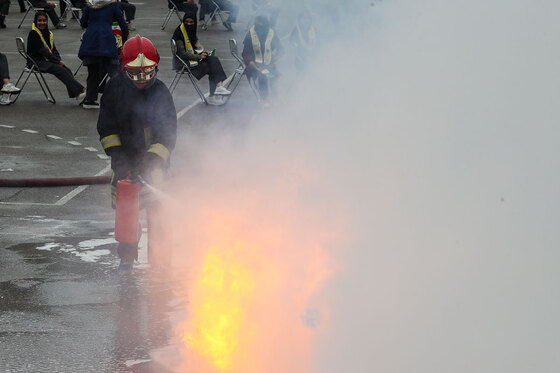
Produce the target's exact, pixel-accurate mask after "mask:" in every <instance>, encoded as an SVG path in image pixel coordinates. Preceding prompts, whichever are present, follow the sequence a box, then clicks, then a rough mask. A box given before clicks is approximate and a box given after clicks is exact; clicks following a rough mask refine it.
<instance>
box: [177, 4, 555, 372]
mask: <svg viewBox="0 0 560 373" xmlns="http://www.w3.org/2000/svg"><path fill="white" fill-rule="evenodd" d="M364 3H367V4H366V5H364V4H361V2H357V1H356V2H353V3H351V5H352V7H353V9H358V10H359V11H360V14H361V16H362V18H360V17H349V18H342V20H341V22H340V26H339V28H337V29H336V31H335V32H333V33H331V34H329V38H328V40H323V42H325V44H324V48H323V53H322V54H321V55H320V56H318V61H317V63H316V64H315V65H314V67H313V68H312V69H310V70H309V71H307V72H306V73H305V74H303V75H301V76H300V78H299V79H298V80H299V81H298V82H297V83H295V84H291V85H290V84H287V85H288V86H289V87H290V89H291V96H290V97H289V98H285V99H284V100H283V106H282V107H280V108H278V109H272V110H271V111H270V112H263V113H260V114H259V115H257V116H256V117H255V119H254V121H253V122H252V123H250V125H248V126H247V127H246V128H243V129H239V128H237V129H222V128H221V129H220V130H219V131H218V132H217V133H212V134H210V135H208V134H207V135H206V136H193V137H192V138H190V139H189V143H188V144H183V145H185V147H186V148H188V149H190V150H189V152H190V158H189V159H188V162H190V165H189V166H188V167H189V168H190V169H189V170H188V175H189V178H190V180H191V181H189V185H188V187H187V193H188V194H189V195H190V196H193V195H194V196H203V197H204V198H211V197H209V196H211V195H218V196H219V197H218V198H215V200H216V201H218V202H219V201H220V200H223V201H224V203H225V204H227V206H228V211H233V210H235V206H236V204H237V206H238V208H241V209H243V208H244V207H247V206H248V207H249V208H248V210H249V211H252V210H253V209H255V206H257V208H256V210H259V208H258V206H261V207H260V208H261V209H265V210H262V218H263V221H262V222H261V223H262V224H265V223H264V222H265V221H266V219H272V218H273V216H272V214H269V212H270V211H273V212H279V213H283V214H284V213H285V214H286V216H289V213H293V214H295V215H294V216H295V217H298V219H292V222H297V225H298V228H301V229H297V231H298V233H297V235H296V236H295V237H298V235H302V234H304V233H302V232H304V231H305V229H303V228H305V226H303V227H302V224H304V223H305V219H301V217H302V215H301V214H299V213H298V211H299V210H298V209H302V211H313V212H314V213H316V214H317V215H320V216H322V217H321V218H318V219H317V218H315V219H314V220H313V222H312V223H311V225H312V226H313V229H312V231H316V230H317V229H316V228H317V227H316V224H317V222H321V221H322V222H325V225H326V226H328V229H329V230H333V232H334V231H336V234H333V237H336V239H333V240H332V242H330V243H329V242H326V243H325V237H324V236H323V237H320V238H318V240H319V241H321V242H318V243H320V244H324V249H325V250H326V251H328V253H329V255H330V256H331V260H332V261H333V262H335V263H336V266H335V267H336V272H335V274H334V275H333V277H331V278H330V280H329V282H328V285H327V286H326V288H325V289H324V290H323V291H322V292H321V293H320V294H319V296H318V297H319V298H326V299H328V301H327V303H328V305H329V311H328V314H326V315H323V316H322V317H321V320H322V321H323V322H324V324H323V327H324V330H323V329H321V326H319V327H318V328H317V329H318V330H317V335H316V339H315V342H316V344H315V354H314V360H313V365H314V371H316V372H322V373H329V372H333V373H335V372H336V373H339V372H350V371H351V372H356V373H362V372H363V373H370V372H385V373H386V372H398V373H400V372H402V373H405V372H406V373H409V372H430V373H434V372H469V373H471V372H530V371H531V372H555V371H558V369H560V357H559V356H560V355H559V354H558V351H559V350H560V339H558V336H557V334H558V333H557V331H558V329H559V327H560V322H559V321H558V316H557V315H558V314H559V311H560V300H559V299H558V297H557V296H556V295H557V293H558V291H557V289H558V284H559V283H560V271H559V270H558V269H557V263H558V259H559V258H560V254H558V250H557V246H558V242H559V233H558V232H559V230H558V229H556V227H555V225H556V224H557V222H558V221H559V218H560V216H559V208H560V199H559V198H558V191H559V186H560V185H559V184H560V178H559V177H558V176H557V175H556V170H557V169H558V166H559V163H560V162H559V158H558V156H557V146H556V142H557V139H558V135H559V134H560V131H559V129H558V126H556V122H557V121H558V118H560V115H559V114H560V112H559V109H558V105H555V101H556V99H557V97H559V92H558V90H559V88H558V87H559V86H560V74H558V72H557V69H558V66H560V58H559V57H560V52H559V51H558V48H557V46H558V45H560V40H559V39H560V32H559V31H560V26H558V22H557V20H556V17H557V15H558V14H559V11H560V4H559V3H558V2H556V1H552V0H549V1H545V0H543V1H534V2H520V1H505V0H496V1H481V0H474V1H468V2H464V1H461V2H460V1H448V0H447V1H443V0H433V1H429V2H418V1H416V2H411V1H408V2H405V1H395V0H386V1H383V2H376V3H375V4H376V5H375V6H374V7H371V6H370V4H369V2H364ZM354 14H355V13H354ZM337 35H338V36H341V37H342V39H337V38H336V36H337ZM239 132H242V133H239ZM278 173H280V174H282V175H284V177H278ZM279 180H280V181H279ZM201 190H204V192H203V193H202V192H200V191H201ZM249 192H254V195H255V196H256V197H257V203H256V204H255V203H253V202H251V200H250V199H249V198H248V197H249V196H250V195H251V193H249ZM267 193H268V197H266V198H264V197H263V196H264V195H267ZM270 193H274V194H273V195H272V194H270ZM228 196H229V197H228ZM225 201H227V203H226V202H225ZM253 201H254V200H253ZM266 201H268V202H269V203H273V205H272V207H271V209H270V211H266ZM191 202H192V201H191ZM197 203H200V204H202V205H204V202H203V201H202V202H200V201H199V202H197ZM218 204H219V203H218ZM284 218H285V216H284ZM279 221H285V220H282V219H279ZM333 227H337V228H336V229H335V228H333ZM251 229H254V228H251V227H247V228H246V230H251ZM195 230H196V229H195ZM290 231H292V230H290ZM300 237H303V236H300ZM292 239H293V238H292ZM305 239H306V240H309V237H306V238H305ZM287 241H288V242H291V241H290V239H287ZM341 242H342V243H341ZM298 249H299V248H298ZM286 250H287V252H288V254H289V255H293V254H294V253H293V252H291V251H290V248H286ZM302 258H304V259H307V257H306V256H305V255H303V256H302ZM296 280H297V278H296ZM319 303H321V302H319ZM311 306H313V305H311ZM284 342H285V341H284ZM271 362H273V360H271ZM271 371H272V370H271Z"/></svg>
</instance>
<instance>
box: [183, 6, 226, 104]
mask: <svg viewBox="0 0 560 373" xmlns="http://www.w3.org/2000/svg"><path fill="white" fill-rule="evenodd" d="M196 31H197V30H196V13H194V12H190V11H188V12H185V15H184V16H183V22H182V23H181V24H180V25H179V26H178V27H177V28H176V29H175V31H174V32H173V40H175V43H176V44H177V55H178V56H179V57H180V58H181V59H182V60H183V61H185V62H186V63H188V64H189V68H190V70H191V72H192V74H193V76H194V77H195V78H196V79H198V80H200V79H202V77H204V76H206V75H208V83H209V86H210V95H214V94H216V95H224V96H227V95H230V94H231V92H230V91H229V90H227V89H226V88H225V87H224V86H223V85H222V83H223V81H224V80H225V79H226V78H227V76H226V73H225V72H224V69H223V67H222V63H221V62H220V60H219V59H218V57H216V56H211V55H210V53H209V52H208V51H204V47H203V46H202V44H201V43H200V41H199V40H198V36H197V34H196ZM182 67H183V66H182V63H181V61H179V60H178V59H177V57H175V56H173V69H174V70H181V69H182Z"/></svg>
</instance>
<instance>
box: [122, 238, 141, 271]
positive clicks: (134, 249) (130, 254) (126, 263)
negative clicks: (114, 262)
mask: <svg viewBox="0 0 560 373" xmlns="http://www.w3.org/2000/svg"><path fill="white" fill-rule="evenodd" d="M117 252H118V254H119V257H120V258H121V263H120V264H119V270H121V271H132V267H133V265H134V260H136V259H138V244H137V243H126V242H119V246H118V248H117Z"/></svg>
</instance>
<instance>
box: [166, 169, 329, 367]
mask: <svg viewBox="0 0 560 373" xmlns="http://www.w3.org/2000/svg"><path fill="white" fill-rule="evenodd" d="M280 177H284V178H285V175H281V176H280ZM277 182H278V181H277ZM273 184H274V183H273ZM279 185H280V187H281V189H282V194H283V195H281V194H280V193H275V192H274V191H271V190H265V191H264V192H262V193H261V192H260V191H257V189H255V188H251V189H249V190H247V189H243V190H237V191H232V190H229V191H228V194H227V195H226V194H219V193H215V191H206V190H202V189H200V188H198V189H196V190H189V191H188V193H186V197H185V198H187V200H186V201H184V203H176V204H175V206H188V208H187V209H181V210H180V211H177V212H176V216H175V218H174V221H176V222H179V227H178V230H179V231H180V232H181V234H180V235H181V237H183V239H182V240H181V241H182V242H183V245H182V247H181V257H182V258H185V264H184V265H182V266H181V267H183V268H185V269H186V271H185V273H187V274H188V278H187V279H186V280H185V281H186V287H187V293H188V317H187V320H186V321H185V322H184V323H183V324H181V325H180V327H179V333H180V338H181V340H182V343H183V344H184V346H185V357H184V360H185V361H184V363H185V367H184V368H182V370H181V371H185V372H186V371H188V372H193V373H214V372H226V371H227V372H235V373H237V372H239V373H241V372H243V373H262V372H265V371H266V372H267V373H276V372H278V373H280V372H282V373H285V372H286V371H289V372H291V373H310V372H312V370H313V369H312V363H313V361H312V357H313V353H312V352H313V349H312V340H313V338H314V337H316V335H317V333H318V332H319V329H320V328H324V327H325V324H326V323H325V321H326V319H327V318H328V315H327V313H326V310H325V308H324V307H323V306H324V304H323V301H322V300H321V299H319V298H317V297H315V294H317V291H318V290H319V289H320V288H321V287H322V286H323V283H324V282H325V280H326V279H327V278H328V277H329V275H330V274H331V272H332V263H331V261H330V258H329V255H328V254H327V252H326V250H325V248H324V244H325V243H326V242H329V241H331V240H332V239H333V237H334V236H335V235H336V233H335V231H336V230H335V229H333V227H332V226H331V225H332V224H328V223H326V222H325V221H324V219H323V217H322V216H320V214H318V213H317V212H316V211H314V210H313V209H311V208H305V207H303V206H302V205H301V204H300V202H299V201H298V200H297V199H298V198H297V196H298V193H299V191H298V190H297V187H292V186H293V185H289V186H290V187H286V183H282V182H280V183H279ZM183 190H184V189H183ZM270 196H274V198H273V199H271V197H270ZM333 220H334V219H333ZM189 223H190V224H189ZM336 223H338V222H336ZM319 322H320V328H319Z"/></svg>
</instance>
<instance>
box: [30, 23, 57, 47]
mask: <svg viewBox="0 0 560 373" xmlns="http://www.w3.org/2000/svg"><path fill="white" fill-rule="evenodd" d="M31 29H32V30H33V31H36V32H37V33H38V34H39V37H40V38H41V41H42V42H43V44H45V47H47V49H48V50H49V52H51V53H52V46H53V45H54V44H53V42H54V35H53V33H52V32H51V31H49V33H50V40H49V42H50V45H49V44H47V41H46V40H45V38H44V37H43V34H42V33H41V30H39V29H38V28H37V26H35V22H33V25H32V26H31Z"/></svg>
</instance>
